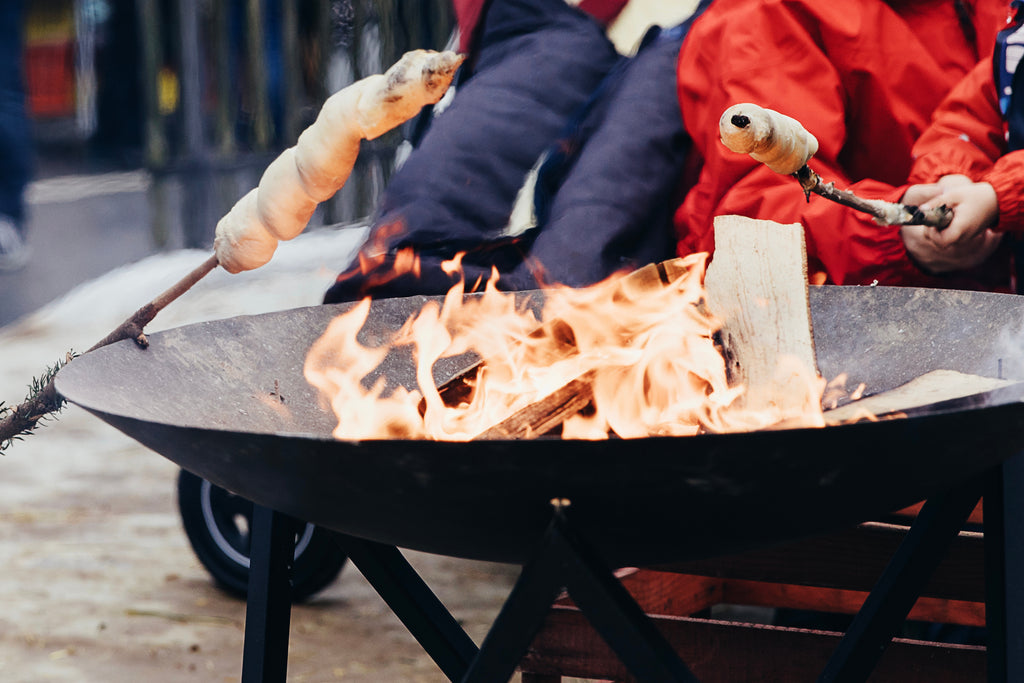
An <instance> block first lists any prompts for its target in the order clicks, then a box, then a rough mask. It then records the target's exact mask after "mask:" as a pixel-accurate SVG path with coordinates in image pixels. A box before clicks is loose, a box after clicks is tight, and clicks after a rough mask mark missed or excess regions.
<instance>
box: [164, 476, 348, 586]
mask: <svg viewBox="0 0 1024 683" xmlns="http://www.w3.org/2000/svg"><path fill="white" fill-rule="evenodd" d="M178 511H179V512H180V514H181V521H182V524H183V525H184V527H185V534H186V535H187V536H188V540H189V543H191V544H192V550H193V551H194V552H195V554H196V557H197V558H198V559H199V562H200V563H202V565H203V566H204V567H205V568H206V570H207V571H208V572H210V575H211V576H212V577H213V580H214V582H215V583H216V584H217V585H218V586H219V587H220V588H221V589H223V590H224V591H226V592H227V593H230V594H232V595H235V596H237V597H241V598H244V597H245V596H246V593H247V590H248V585H249V547H250V546H249V543H250V538H249V531H250V529H251V528H252V512H253V505H252V502H251V501H248V500H246V499H245V498H242V497H241V496H236V495H235V494H233V493H230V492H229V491H227V490H225V489H222V488H220V487H219V486H214V485H213V484H211V483H210V482H208V481H206V480H205V479H202V478H201V477H197V476H196V475H194V474H192V473H191V472H186V471H185V470H181V471H180V472H179V474H178ZM346 559H347V558H346V556H345V553H343V552H342V550H341V548H340V547H339V546H338V544H337V543H335V542H334V540H333V539H331V538H330V536H329V535H328V534H327V533H326V532H324V531H323V530H322V529H319V528H317V527H316V526H314V525H312V524H307V525H306V526H305V528H304V529H303V530H302V532H301V533H300V534H297V535H296V538H295V561H294V565H293V568H292V601H293V602H301V601H303V600H305V599H307V598H309V597H310V596H312V595H313V594H315V593H317V592H319V591H321V590H323V589H324V588H326V587H327V586H328V585H329V584H330V583H331V582H333V581H334V580H335V579H336V578H337V577H338V574H339V573H341V570H342V568H343V567H344V565H345V560H346Z"/></svg>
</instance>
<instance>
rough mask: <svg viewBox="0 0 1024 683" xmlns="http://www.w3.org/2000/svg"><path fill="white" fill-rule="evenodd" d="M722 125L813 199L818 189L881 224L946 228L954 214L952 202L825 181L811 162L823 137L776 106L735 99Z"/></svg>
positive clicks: (731, 138)
mask: <svg viewBox="0 0 1024 683" xmlns="http://www.w3.org/2000/svg"><path fill="white" fill-rule="evenodd" d="M718 131H719V135H720V136H721V138H722V143H723V144H724V145H725V146H726V147H728V148H729V149H730V150H732V151H733V152H737V153H739V154H749V155H750V156H751V157H752V158H753V159H755V160H756V161H760V162H762V163H763V164H765V165H766V166H768V168H770V169H772V170H773V171H775V172H776V173H781V174H783V175H792V176H794V177H795V178H796V179H797V180H798V181H799V182H800V187H802V188H803V190H804V195H805V196H807V197H808V199H809V198H810V195H811V193H812V192H813V193H814V194H816V195H819V196H821V197H825V198H826V199H828V200H831V201H833V202H836V203H837V204H842V205H843V206H847V207H849V208H851V209H856V210H857V211H863V212H864V213H867V214H869V215H870V216H872V217H874V219H875V222H876V223H878V224H880V225H930V226H933V227H935V228H938V229H940V230H941V229H942V228H945V227H946V226H947V225H949V222H950V221H951V220H952V219H953V211H952V210H951V209H950V208H949V207H947V206H938V207H935V208H933V209H928V210H927V211H922V210H921V208H920V207H917V206H912V205H906V204H898V203H893V202H886V201H882V200H880V199H864V198H862V197H858V196H857V195H855V194H854V193H853V192H850V191H849V190H839V189H837V188H836V186H835V183H831V182H830V183H826V182H824V181H822V179H821V177H820V176H819V175H818V174H817V173H815V172H814V171H812V170H811V168H810V167H809V166H808V165H807V162H808V161H809V160H810V158H811V157H812V156H813V155H814V153H815V152H817V151H818V140H817V139H816V138H815V137H814V136H813V135H811V133H809V132H808V131H807V130H806V129H805V128H804V127H803V126H802V125H800V122H799V121H797V120H796V119H793V118H790V117H789V116H785V115H783V114H780V113H779V112H777V111H773V110H771V109H764V108H763V107H759V106H758V105H756V104H750V103H743V104H734V105H733V106H731V107H729V108H728V109H726V110H725V111H724V112H723V113H722V117H721V118H720V119H719V121H718Z"/></svg>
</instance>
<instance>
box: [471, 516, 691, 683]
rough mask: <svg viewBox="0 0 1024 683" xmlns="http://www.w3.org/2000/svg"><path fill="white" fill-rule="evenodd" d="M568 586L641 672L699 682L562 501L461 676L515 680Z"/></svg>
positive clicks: (640, 676) (479, 681) (644, 676)
mask: <svg viewBox="0 0 1024 683" xmlns="http://www.w3.org/2000/svg"><path fill="white" fill-rule="evenodd" d="M563 587H564V588H565V589H567V590H568V592H569V595H570V596H571V597H572V598H573V600H574V601H575V602H576V605H577V606H578V607H579V608H580V610H581V611H582V612H583V614H584V615H585V616H586V617H587V619H588V620H589V621H590V623H591V624H592V625H593V626H594V628H596V629H597V631H598V633H600V634H601V637H602V638H604V640H605V642H607V643H608V645H609V646H611V648H612V649H613V650H614V651H615V653H616V654H617V655H618V656H619V658H620V659H621V660H622V662H623V664H625V666H626V668H627V669H629V671H630V673H632V674H633V676H634V677H636V679H637V680H641V681H666V682H672V681H674V682H676V683H697V678H696V677H695V676H694V675H693V674H692V673H691V672H690V670H689V669H688V668H687V667H686V665H685V664H684V663H683V662H682V660H681V659H680V658H679V656H678V655H677V654H676V653H675V651H674V650H673V649H672V646H671V645H670V644H669V643H668V641H667V640H665V637H664V636H663V635H662V634H661V632H660V631H658V630H657V628H655V626H654V624H653V623H652V622H651V621H650V619H649V618H648V617H647V615H646V614H644V612H643V610H642V609H641V608H640V606H639V605H638V604H637V603H636V601H635V600H633V597H632V596H631V595H630V594H629V592H628V591H627V590H626V589H625V588H624V587H623V585H622V584H621V583H620V582H619V581H618V579H616V578H615V575H614V574H613V573H612V571H611V570H610V569H609V568H608V567H607V565H606V564H605V563H604V561H603V560H602V559H601V558H600V557H599V556H598V555H597V553H596V552H594V551H593V549H592V548H591V547H590V546H589V545H588V544H586V543H585V542H583V540H582V539H580V538H579V537H578V536H577V535H576V534H575V533H574V532H573V530H572V529H571V527H570V525H569V523H568V521H567V519H566V515H565V512H564V511H563V509H562V507H560V506H558V505H556V506H555V511H554V517H553V518H552V521H551V524H550V525H549V527H548V530H547V533H546V534H545V536H544V539H543V542H542V543H541V545H540V548H539V549H538V551H537V553H536V554H535V555H534V557H533V559H532V560H531V561H530V562H529V563H528V564H527V565H526V566H525V567H523V572H522V574H521V575H520V577H519V580H518V581H517V582H516V585H515V586H514V587H513V589H512V592H511V593H510V594H509V597H508V600H507V601H506V602H505V605H504V607H502V609H501V612H500V613H499V614H498V617H497V619H496V620H495V622H494V624H493V625H492V627H491V630H490V632H489V633H488V634H487V637H486V639H485V640H484V643H483V645H482V646H481V648H480V654H479V655H478V656H477V658H476V659H475V660H474V661H473V664H472V666H471V667H470V670H469V672H468V673H467V674H466V676H465V678H463V679H462V683H490V682H493V681H507V680H509V678H510V677H511V676H512V674H513V673H514V672H515V668H516V666H517V665H518V664H519V662H520V661H521V660H522V657H523V655H524V654H525V653H526V649H527V648H528V647H529V645H530V643H531V642H532V641H533V638H534V636H535V635H536V633H537V631H538V630H539V629H540V627H541V625H542V624H543V622H544V619H545V617H546V616H547V614H548V612H549V610H550V608H551V605H552V603H553V602H554V601H555V599H556V598H557V597H558V595H559V593H560V592H561V590H562V588H563Z"/></svg>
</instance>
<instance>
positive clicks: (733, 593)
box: [662, 579, 985, 626]
mask: <svg viewBox="0 0 1024 683" xmlns="http://www.w3.org/2000/svg"><path fill="white" fill-rule="evenodd" d="M719 581H720V583H719V585H718V587H719V591H720V593H721V595H722V603H723V604H730V605H753V606H759V607H783V608H787V609H798V610H811V611H814V612H829V613H833V614H856V613H857V611H858V610H860V607H861V605H862V604H864V600H865V598H867V596H868V593H867V591H852V590H844V589H841V588H819V587H816V586H798V585H794V584H784V583H766V582H762V581H744V580H739V579H720V580H719ZM662 614H666V613H664V612H662ZM691 614H692V613H691ZM678 616H684V615H683V614H679V615H678ZM907 618H908V619H909V620H910V621H928V622H934V623H939V624H960V625H962V626H985V604H984V603H982V602H970V601H966V600H942V599H939V598H921V599H919V600H918V601H917V603H916V604H915V605H914V607H913V609H911V611H910V615H909V616H908V617H907Z"/></svg>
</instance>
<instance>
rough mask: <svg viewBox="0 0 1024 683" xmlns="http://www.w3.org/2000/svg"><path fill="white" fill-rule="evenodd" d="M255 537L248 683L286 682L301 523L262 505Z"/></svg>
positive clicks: (245, 657) (246, 647)
mask: <svg viewBox="0 0 1024 683" xmlns="http://www.w3.org/2000/svg"><path fill="white" fill-rule="evenodd" d="M251 538H252V546H251V547H250V549H249V590H248V595H247V600H246V605H245V642H244V644H243V648H242V680H243V681H262V682H263V683H271V682H275V683H276V682H280V683H284V680H285V675H286V674H287V672H288V629H289V628H290V626H291V609H292V603H291V573H292V561H293V559H294V557H295V521H294V520H292V519H291V518H289V517H286V516H285V515H282V514H281V513H279V512H274V511H273V510H270V509H269V508H265V507H262V506H259V505H256V506H254V507H253V518H252V536H251Z"/></svg>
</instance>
